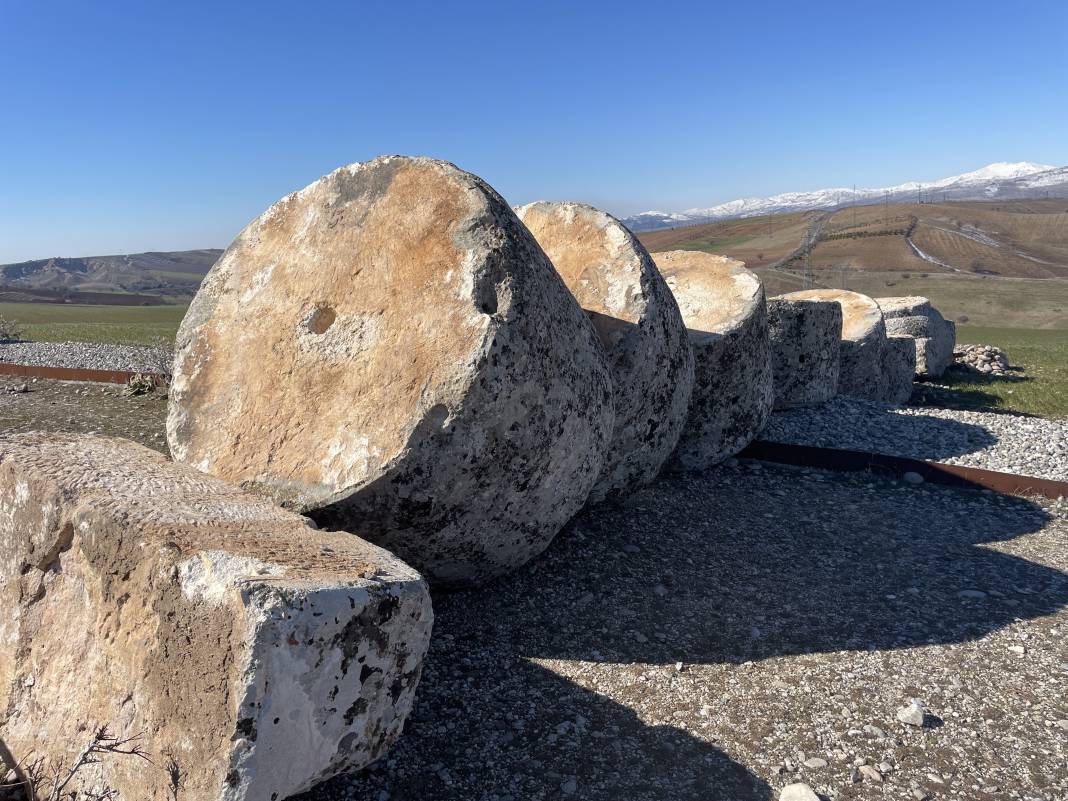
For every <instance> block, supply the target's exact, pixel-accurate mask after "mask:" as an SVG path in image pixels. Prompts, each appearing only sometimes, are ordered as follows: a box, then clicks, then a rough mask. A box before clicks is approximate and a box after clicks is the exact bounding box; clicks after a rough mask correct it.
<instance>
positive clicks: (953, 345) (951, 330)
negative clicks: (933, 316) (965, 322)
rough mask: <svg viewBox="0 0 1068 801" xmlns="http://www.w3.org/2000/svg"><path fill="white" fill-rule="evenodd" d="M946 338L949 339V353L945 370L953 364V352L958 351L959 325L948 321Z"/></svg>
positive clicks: (944, 366)
mask: <svg viewBox="0 0 1068 801" xmlns="http://www.w3.org/2000/svg"><path fill="white" fill-rule="evenodd" d="M946 337H947V338H948V339H949V352H948V353H947V354H946V361H945V363H944V365H943V368H942V369H943V370H944V369H945V368H946V367H949V366H950V365H951V364H953V362H954V358H953V351H955V350H956V349H957V324H956V323H955V322H953V320H946Z"/></svg>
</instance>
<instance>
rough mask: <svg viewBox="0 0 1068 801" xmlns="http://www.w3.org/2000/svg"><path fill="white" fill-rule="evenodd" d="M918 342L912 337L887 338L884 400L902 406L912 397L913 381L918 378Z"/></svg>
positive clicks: (884, 363)
mask: <svg viewBox="0 0 1068 801" xmlns="http://www.w3.org/2000/svg"><path fill="white" fill-rule="evenodd" d="M916 341H917V340H915V339H913V338H912V337H894V336H892V337H887V338H886V346H885V347H884V348H883V376H884V379H885V383H886V394H885V395H884V396H883V400H885V401H886V402H887V403H892V404H895V405H900V404H902V403H907V402H908V400H909V398H911V397H912V389H913V386H912V379H913V378H915V376H916Z"/></svg>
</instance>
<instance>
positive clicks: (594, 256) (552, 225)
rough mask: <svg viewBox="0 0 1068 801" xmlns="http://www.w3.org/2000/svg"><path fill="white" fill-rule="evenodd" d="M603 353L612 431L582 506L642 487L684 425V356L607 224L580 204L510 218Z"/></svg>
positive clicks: (652, 287) (628, 239) (639, 255)
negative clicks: (528, 236)
mask: <svg viewBox="0 0 1068 801" xmlns="http://www.w3.org/2000/svg"><path fill="white" fill-rule="evenodd" d="M516 214H518V215H519V219H520V220H522V221H523V223H524V224H525V225H526V226H527V228H528V229H530V232H531V233H532V234H534V238H535V239H537V240H538V244H539V245H541V247H542V249H543V250H544V251H545V253H546V255H548V257H549V259H550V260H551V261H552V263H553V265H554V266H555V267H556V270H557V272H558V273H559V274H560V277H561V278H563V279H564V283H565V284H567V288H568V289H570V290H571V294H572V295H574V296H575V299H576V300H577V301H578V302H579V305H580V306H582V308H583V309H585V310H586V314H587V315H588V316H589V318H590V320H591V321H592V322H593V325H594V328H596V329H597V334H598V336H599V337H600V340H601V344H602V345H603V346H604V350H605V354H606V356H607V357H608V366H609V367H610V368H611V372H612V382H613V385H614V388H615V409H616V422H615V428H614V430H613V434H612V442H611V444H610V446H609V448H608V452H607V454H606V456H605V463H604V467H603V468H602V469H601V477H600V478H599V479H598V481H597V484H596V485H595V486H594V488H593V491H592V493H591V495H590V500H591V501H592V502H597V501H600V500H603V499H604V498H606V497H608V496H618V495H623V494H626V493H627V492H629V491H630V490H633V489H636V488H638V487H640V486H642V485H644V484H648V483H649V482H651V481H652V480H653V479H654V478H655V477H656V475H657V473H659V472H660V468H661V467H663V465H664V463H665V462H666V461H667V459H668V457H669V456H670V455H671V452H672V451H673V450H674V449H675V445H676V444H677V443H678V441H679V434H680V433H682V427H683V425H684V424H685V422H686V411H687V409H688V408H689V405H690V395H691V393H692V390H693V353H692V351H691V350H690V347H689V343H688V341H687V335H686V326H685V325H684V324H683V322H682V316H681V315H680V314H679V307H678V304H677V303H676V302H675V298H674V296H673V295H672V294H671V290H670V289H668V286H667V284H666V283H665V281H664V279H663V277H662V276H661V275H660V272H659V271H658V270H657V269H656V265H655V264H654V263H653V260H652V258H651V257H650V256H649V253H648V252H647V251H646V250H645V248H644V247H643V246H642V244H641V243H640V242H638V240H637V239H636V238H635V237H634V235H633V234H632V233H631V232H630V231H628V230H627V229H626V227H625V226H624V225H623V224H622V223H620V222H619V221H618V220H617V219H615V218H614V217H612V216H611V215H609V214H606V213H605V212H603V211H600V210H598V209H595V208H593V207H592V206H585V205H583V204H581V203H548V202H544V201H541V202H537V203H530V204H528V205H526V206H522V207H520V208H517V209H516Z"/></svg>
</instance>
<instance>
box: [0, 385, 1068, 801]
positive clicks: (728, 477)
mask: <svg viewBox="0 0 1068 801" xmlns="http://www.w3.org/2000/svg"><path fill="white" fill-rule="evenodd" d="M13 385H15V384H14V382H6V381H3V380H0V432H2V431H9V430H13V429H18V430H24V429H25V428H28V427H37V428H47V429H52V430H75V431H82V430H99V431H104V432H105V433H111V434H118V435H124V436H128V437H132V438H134V439H138V440H139V441H142V442H145V443H146V444H149V445H153V446H154V447H157V448H162V422H163V414H164V406H165V404H164V402H163V400H162V399H160V398H157V397H153V396H149V397H146V398H132V399H131V398H123V397H121V396H120V395H119V394H118V393H119V390H120V388H119V387H107V388H103V390H102V389H101V387H99V386H98V385H97V386H92V385H77V384H64V383H60V382H46V381H39V382H37V383H34V384H30V385H29V386H30V389H31V391H30V392H28V393H7V392H5V391H4V390H5V389H7V388H8V386H13ZM434 607H435V615H436V622H435V629H434V638H433V641H432V644H431V648H430V653H429V655H428V658H427V661H426V666H425V671H424V676H423V680H422V683H421V684H420V688H419V692H418V697H417V702H416V708H415V710H414V712H413V715H412V717H411V718H410V720H409V722H408V724H407V726H406V728H405V733H404V735H403V736H402V737H401V739H400V740H399V741H398V742H397V744H396V745H395V746H394V748H393V749H392V750H391V752H390V753H389V755H388V756H387V757H386V758H385V759H383V760H381V761H380V762H379V763H378V764H377V765H375V766H373V767H372V768H369V769H367V770H365V771H362V772H361V773H359V774H356V775H354V776H350V777H343V778H339V779H336V780H334V781H332V782H329V783H327V784H325V785H322V786H320V787H319V788H317V789H316V790H314V791H312V792H310V793H308V794H306V795H305V796H302V801H340V799H360V801H407V800H408V799H411V800H412V801H416V799H418V800H419V801H423V800H424V799H430V798H432V799H435V801H439V799H440V800H441V801H451V800H452V799H456V800H457V801H460V799H462V800H463V801H525V800H526V799H584V800H585V799H591V800H592V799H607V800H609V801H631V799H634V800H635V801H643V800H648V801H654V800H655V801H676V799H701V800H702V801H730V800H731V799H770V798H774V797H776V796H777V794H778V791H779V789H780V788H781V787H783V786H785V785H787V784H789V783H791V782H793V781H804V782H807V783H808V784H810V785H811V786H812V787H813V788H815V789H816V790H817V791H818V792H819V793H820V794H822V795H823V796H824V797H825V798H828V799H833V800H834V801H838V799H889V798H893V799H920V798H930V799H940V798H959V799H969V801H970V800H972V799H986V798H990V799H1001V798H1008V799H1035V800H1037V799H1043V801H1055V800H1056V801H1063V799H1065V798H1066V797H1068V692H1066V691H1068V644H1066V643H1068V641H1066V634H1068V502H1063V501H1062V502H1058V503H1051V502H1046V501H1041V502H1037V501H1036V502H1033V501H1028V500H1025V499H1019V498H1011V497H1006V496H1001V495H997V494H994V493H990V492H979V491H972V490H960V489H952V488H947V487H939V486H935V485H931V484H922V485H920V486H918V487H912V486H909V485H906V484H904V483H903V482H895V481H890V480H886V479H882V478H873V477H871V476H867V475H864V474H834V473H826V472H823V471H818V470H803V471H802V470H795V469H791V468H786V467H780V466H774V465H767V464H761V463H756V462H747V461H742V462H741V463H739V464H737V465H736V466H734V467H726V466H724V467H720V468H717V469H715V470H712V471H709V472H707V473H705V474H701V475H695V476H674V477H667V478H664V479H661V480H660V481H658V482H657V483H656V484H655V485H654V486H653V487H650V488H648V489H646V490H643V491H641V492H637V493H634V494H633V495H632V496H631V497H630V498H629V499H628V500H627V501H626V502H625V503H623V504H618V505H612V504H605V505H601V506H599V507H596V508H594V509H591V510H589V511H587V512H585V513H584V514H582V515H580V516H579V517H578V518H576V520H575V521H573V523H572V524H571V525H569V526H568V527H567V528H566V529H565V530H564V531H563V532H562V533H561V534H560V536H559V537H557V539H556V540H555V541H554V542H553V544H552V545H551V546H550V548H549V549H548V551H547V552H546V553H545V554H544V555H543V556H542V557H541V558H539V559H537V560H535V561H534V562H533V563H532V564H530V565H528V566H527V567H526V568H524V569H522V570H520V571H517V572H516V573H515V574H513V575H512V576H509V577H506V578H504V579H501V580H499V581H497V582H494V583H492V584H490V585H489V586H486V587H483V588H481V589H478V590H469V591H465V592H457V593H451V594H446V593H435V596H434ZM912 698H919V699H922V701H923V702H924V704H925V706H926V709H927V714H926V717H925V718H924V726H923V727H916V726H912V725H908V724H906V723H903V722H901V721H899V720H898V719H897V716H896V713H897V710H898V709H900V708H901V707H902V706H903V705H905V704H906V703H907V702H908V701H909V700H910V699H912Z"/></svg>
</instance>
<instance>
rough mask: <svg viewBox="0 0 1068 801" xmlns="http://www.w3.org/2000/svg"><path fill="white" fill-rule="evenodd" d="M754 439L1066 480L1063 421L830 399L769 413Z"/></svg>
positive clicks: (1067, 444)
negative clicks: (761, 430)
mask: <svg viewBox="0 0 1068 801" xmlns="http://www.w3.org/2000/svg"><path fill="white" fill-rule="evenodd" d="M760 438H761V439H765V440H770V441H772V442H792V443H797V444H800V445H817V446H820V447H825V448H845V449H847V450H856V451H873V452H876V453H885V454H889V455H892V456H909V457H912V458H919V459H935V460H937V461H940V462H948V463H950V464H960V465H969V466H971V467H982V468H986V469H987V470H1000V471H1002V472H1008V473H1019V474H1021V475H1029V476H1038V477H1040V478H1053V479H1059V480H1068V420H1045V419H1043V418H1040V417H1024V416H1022V415H1012V414H994V413H990V412H969V411H958V410H954V409H935V408H931V407H919V406H903V407H900V408H888V407H886V406H884V405H881V404H877V403H870V402H868V401H862V400H851V399H847V398H835V399H834V400H833V401H832V402H830V403H828V404H827V405H825V406H822V407H813V408H805V409H790V410H787V411H782V412H775V413H774V414H773V415H772V416H771V421H770V422H769V423H768V426H767V428H765V429H764V431H763V432H761V434H760Z"/></svg>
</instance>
